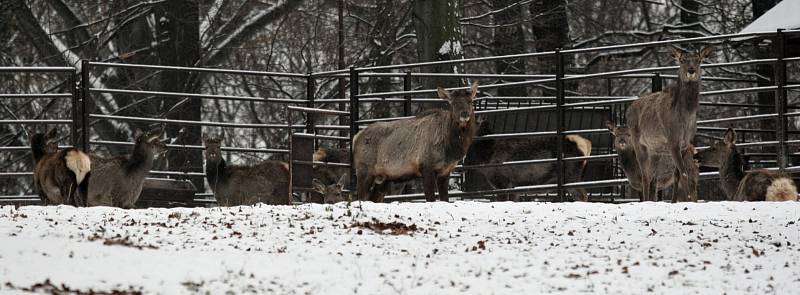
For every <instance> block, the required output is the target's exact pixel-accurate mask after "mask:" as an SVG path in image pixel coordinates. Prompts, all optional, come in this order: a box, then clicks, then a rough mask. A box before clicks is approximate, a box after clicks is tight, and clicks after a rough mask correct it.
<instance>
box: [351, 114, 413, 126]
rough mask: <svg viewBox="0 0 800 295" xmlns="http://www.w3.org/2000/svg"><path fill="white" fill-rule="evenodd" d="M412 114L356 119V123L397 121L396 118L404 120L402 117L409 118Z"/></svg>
mask: <svg viewBox="0 0 800 295" xmlns="http://www.w3.org/2000/svg"><path fill="white" fill-rule="evenodd" d="M411 118H414V116H406V117H394V118H378V119H364V120H358V121H356V123H358V124H370V123H375V122H389V121H397V120H404V119H411Z"/></svg>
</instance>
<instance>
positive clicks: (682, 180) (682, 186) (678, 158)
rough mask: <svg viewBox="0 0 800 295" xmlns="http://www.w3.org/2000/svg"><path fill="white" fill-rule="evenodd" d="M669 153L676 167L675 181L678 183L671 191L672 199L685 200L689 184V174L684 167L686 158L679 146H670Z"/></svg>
mask: <svg viewBox="0 0 800 295" xmlns="http://www.w3.org/2000/svg"><path fill="white" fill-rule="evenodd" d="M669 152H670V154H671V155H672V162H673V163H675V168H676V170H677V171H676V175H675V176H677V178H676V179H675V181H676V182H677V183H678V185H677V187H678V189H677V190H676V191H675V192H674V193H673V196H672V199H673V200H676V199H677V200H686V199H687V198H686V195H687V193H688V191H687V190H686V189H687V188H688V184H689V175H688V174H687V171H686V170H687V169H686V160H685V159H684V157H683V152H682V151H681V148H680V146H671V147H670V149H669Z"/></svg>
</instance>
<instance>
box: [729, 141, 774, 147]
mask: <svg viewBox="0 0 800 295" xmlns="http://www.w3.org/2000/svg"><path fill="white" fill-rule="evenodd" d="M777 144H778V141H761V142H743V143H737V144H736V147H737V148H752V147H762V146H774V145H777Z"/></svg>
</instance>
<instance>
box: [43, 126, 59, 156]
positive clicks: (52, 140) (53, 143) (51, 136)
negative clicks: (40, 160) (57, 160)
mask: <svg viewBox="0 0 800 295" xmlns="http://www.w3.org/2000/svg"><path fill="white" fill-rule="evenodd" d="M56 137H58V130H57V129H56V128H55V127H53V128H50V130H48V131H47V133H45V134H44V140H45V148H44V150H45V152H48V153H55V152H57V151H58V138H56Z"/></svg>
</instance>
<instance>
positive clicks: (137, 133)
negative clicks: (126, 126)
mask: <svg viewBox="0 0 800 295" xmlns="http://www.w3.org/2000/svg"><path fill="white" fill-rule="evenodd" d="M143 134H144V132H142V129H139V128H136V130H134V131H133V139H138V138H139V137H141V136H142V135H143Z"/></svg>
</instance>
